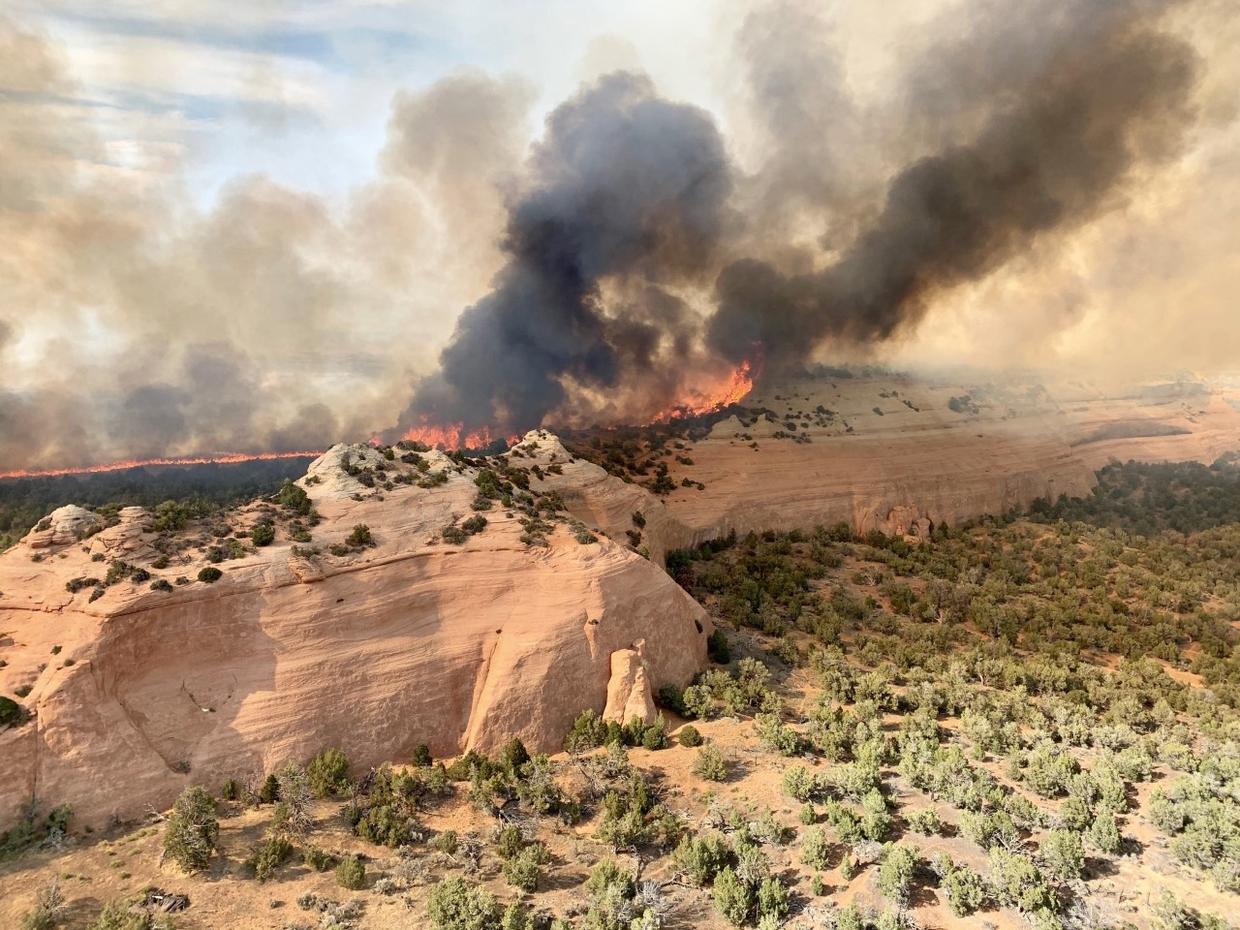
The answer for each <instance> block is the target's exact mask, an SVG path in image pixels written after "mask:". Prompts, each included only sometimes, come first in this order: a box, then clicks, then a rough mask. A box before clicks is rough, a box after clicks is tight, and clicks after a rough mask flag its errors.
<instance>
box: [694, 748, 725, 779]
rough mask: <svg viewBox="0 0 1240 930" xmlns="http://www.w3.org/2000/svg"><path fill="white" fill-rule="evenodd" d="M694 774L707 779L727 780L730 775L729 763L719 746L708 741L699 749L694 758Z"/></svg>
mask: <svg viewBox="0 0 1240 930" xmlns="http://www.w3.org/2000/svg"><path fill="white" fill-rule="evenodd" d="M693 774H694V775H697V776H698V777H699V778H705V779H706V780H707V781H725V780H726V779H727V777H728V763H727V760H726V759H724V757H723V753H722V752H720V751H719V747H718V746H716V745H714V744H713V743H707V744H706V745H705V746H703V747H702V748H701V749H699V750H698V753H697V758H696V759H694V760H693Z"/></svg>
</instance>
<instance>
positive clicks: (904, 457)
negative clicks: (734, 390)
mask: <svg viewBox="0 0 1240 930" xmlns="http://www.w3.org/2000/svg"><path fill="white" fill-rule="evenodd" d="M1120 393H1122V395H1123V396H1119V397H1116V396H1114V394H1108V393H1106V392H1103V391H1099V390H1096V389H1084V388H1080V387H1079V386H1078V387H1076V388H1072V387H1063V388H1058V389H1056V391H1055V392H1054V394H1053V395H1052V393H1051V392H1048V391H1047V390H1046V389H1044V388H1042V387H1041V386H1022V387H995V386H993V385H987V386H983V387H981V388H977V387H974V388H968V387H963V386H961V385H959V384H936V383H932V382H926V381H917V380H912V379H896V378H890V377H888V378H883V379H870V378H853V379H840V380H837V381H834V382H833V381H831V380H830V379H806V380H804V381H795V382H791V383H788V384H784V385H781V386H780V387H779V388H772V389H767V390H763V391H761V392H758V393H756V394H755V396H751V397H749V398H746V400H745V403H746V404H747V405H750V406H751V407H759V406H761V407H765V408H767V409H768V410H769V411H771V413H770V417H769V418H768V417H767V416H762V417H760V418H759V419H758V421H757V422H756V423H750V424H743V423H741V422H740V421H739V420H737V419H736V418H735V417H732V418H729V419H727V420H723V421H721V422H719V423H717V424H716V425H715V427H714V429H713V430H712V431H711V433H710V435H709V436H707V437H706V438H705V439H702V440H700V441H698V442H694V443H691V444H689V445H688V448H686V449H685V453H686V454H687V455H688V456H690V457H691V458H692V461H693V465H691V466H684V465H681V464H678V463H677V462H676V461H674V460H673V459H671V458H669V459H667V460H666V461H667V462H668V466H669V473H670V476H671V478H672V480H673V483H674V484H676V485H678V486H679V485H680V484H681V478H683V477H688V478H690V479H692V480H694V481H700V482H702V483H703V484H705V485H706V490H705V491H700V490H698V489H696V488H693V487H689V488H686V487H677V489H676V490H675V491H673V492H672V493H671V494H670V495H668V496H667V497H666V498H664V506H663V507H662V508H661V509H659V510H658V511H656V519H655V520H653V521H651V522H652V528H653V529H654V532H655V534H659V535H660V536H661V539H660V541H659V542H660V545H659V551H660V552H662V551H663V549H665V548H671V547H676V546H684V545H691V544H697V543H700V542H702V541H704V540H707V539H711V538H715V537H718V536H721V535H726V534H727V533H728V532H730V531H732V530H735V531H736V532H738V533H746V532H748V531H750V530H754V531H761V530H765V529H795V528H808V527H812V526H814V525H824V526H829V525H831V524H834V523H847V524H849V525H850V526H851V527H852V528H853V529H854V530H856V531H858V532H862V533H864V532H867V531H869V530H872V529H878V530H882V531H883V532H885V533H890V534H907V535H910V536H922V537H924V536H925V535H926V534H927V533H929V532H930V530H931V528H932V527H933V526H934V525H936V524H940V523H947V524H956V523H960V522H962V521H964V520H968V519H972V518H974V517H978V516H981V515H983V514H998V513H1003V512H1005V511H1007V510H1010V509H1011V508H1013V507H1025V506H1027V505H1028V504H1030V503H1031V502H1032V501H1033V500H1034V499H1035V498H1038V497H1049V498H1051V499H1052V500H1053V499H1055V498H1057V497H1059V495H1061V494H1067V495H1069V496H1080V495H1086V494H1088V493H1089V492H1090V491H1091V490H1092V489H1093V487H1094V485H1095V479H1094V472H1095V471H1097V469H1099V468H1101V467H1102V466H1103V465H1105V464H1106V463H1107V462H1108V461H1111V460H1116V459H1118V460H1120V461H1127V460H1129V459H1136V460H1140V461H1187V460H1198V461H1203V462H1212V461H1214V460H1215V459H1216V458H1217V457H1218V456H1219V455H1221V454H1223V453H1224V452H1228V451H1233V450H1238V449H1240V404H1238V403H1237V402H1236V400H1235V398H1234V397H1230V398H1229V397H1228V396H1226V395H1225V393H1224V392H1223V391H1222V390H1221V389H1214V388H1209V389H1207V388H1205V387H1204V386H1203V387H1202V388H1201V389H1200V390H1199V391H1190V392H1187V393H1186V392H1184V391H1175V390H1168V389H1164V388H1147V389H1144V390H1138V391H1126V392H1120ZM965 398H967V399H965ZM953 399H956V400H955V404H954V406H955V407H956V408H958V409H953ZM789 423H791V424H792V427H791V428H789V425H788V424H789ZM595 496H596V497H599V496H601V495H599V494H597V493H596V495H595ZM596 506H597V505H596ZM646 515H647V517H648V519H649V518H650V517H651V509H650V508H648V509H647V510H646ZM605 516H606V514H602V513H600V520H602V519H603V518H604V517H605ZM648 535H649V534H648ZM652 549H653V546H652Z"/></svg>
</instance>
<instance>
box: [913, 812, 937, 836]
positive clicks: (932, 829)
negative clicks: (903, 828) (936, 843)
mask: <svg viewBox="0 0 1240 930" xmlns="http://www.w3.org/2000/svg"><path fill="white" fill-rule="evenodd" d="M905 819H906V820H907V821H908V827H909V829H910V830H912V831H913V832H914V833H920V834H921V835H922V836H935V835H937V834H938V832H939V831H940V830H942V829H943V821H942V819H940V817H939V814H938V811H936V810H934V809H933V808H929V807H928V808H925V809H924V810H919V811H909V812H908V814H907V815H905Z"/></svg>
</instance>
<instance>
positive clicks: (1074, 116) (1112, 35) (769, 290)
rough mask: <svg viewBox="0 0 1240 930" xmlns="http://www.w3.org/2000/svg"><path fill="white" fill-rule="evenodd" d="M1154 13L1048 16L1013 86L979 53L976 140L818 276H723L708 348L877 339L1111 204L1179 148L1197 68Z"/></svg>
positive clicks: (1071, 10) (1127, 6) (895, 194)
mask: <svg viewBox="0 0 1240 930" xmlns="http://www.w3.org/2000/svg"><path fill="white" fill-rule="evenodd" d="M1165 5H1166V4H1159V3H1153V2H1132V3H1112V4H1097V3H1091V2H1080V3H1076V4H1071V3H1060V4H1056V6H1057V8H1058V9H1057V11H1056V12H1057V13H1058V14H1059V16H1058V17H1057V20H1058V21H1057V22H1055V24H1054V29H1055V31H1054V33H1053V34H1052V35H1051V37H1050V39H1051V42H1050V44H1049V47H1047V48H1045V49H1044V50H1043V51H1044V54H1043V55H1041V56H1030V55H1029V49H1028V46H1029V45H1030V44H1031V42H1030V40H1028V39H1027V38H1026V39H1021V40H1020V41H1022V42H1023V43H1024V46H1025V47H1024V49H1023V51H1024V53H1025V54H1020V52H1021V51H1022V48H1021V47H1020V46H1017V47H1016V48H1013V49H1011V52H1012V58H1011V61H1012V62H1014V65H1013V66H1012V67H1013V68H1015V69H1016V70H1018V71H1019V72H1020V73H1019V74H1018V75H1017V76H1015V77H1013V76H1011V75H1010V74H1008V73H1007V71H1005V69H1004V68H1003V65H1002V56H1001V55H1000V54H999V51H1000V50H999V49H997V48H995V47H991V48H990V49H989V56H988V59H989V63H990V64H992V65H993V66H994V68H995V71H994V74H995V80H996V85H995V86H994V87H992V92H991V94H990V95H989V97H988V100H987V102H988V103H989V104H990V110H989V112H988V113H987V114H986V115H985V117H984V119H983V121H982V125H981V127H980V129H979V130H978V132H977V135H976V137H975V138H974V139H972V140H970V141H967V142H964V143H952V144H949V145H948V146H946V147H945V148H944V149H943V150H942V151H939V152H936V153H934V154H931V155H928V156H925V157H921V158H918V159H917V160H915V161H914V162H913V163H912V164H910V165H908V166H907V167H905V168H903V169H902V170H900V171H899V172H898V173H897V174H896V175H895V177H894V178H893V179H892V181H891V183H890V186H889V187H888V189H887V192H886V195H885V199H884V201H883V203H882V206H881V208H880V209H879V210H878V211H877V212H876V214H875V215H874V217H873V219H872V220H871V221H870V222H868V223H866V224H863V225H862V227H861V229H860V231H859V233H858V235H857V237H856V239H855V240H854V241H853V242H852V243H851V244H850V245H849V246H848V247H847V248H846V249H844V251H843V253H842V254H841V255H840V257H839V258H838V260H836V261H834V262H833V263H831V264H830V265H828V266H827V267H826V268H824V269H823V270H820V271H817V272H813V273H808V274H800V275H794V276H787V275H784V274H781V273H780V272H779V271H778V270H776V269H775V268H773V267H772V266H771V265H770V264H767V263H765V262H761V261H756V260H752V259H742V260H739V261H736V262H733V263H732V264H730V265H729V266H727V267H726V268H724V269H723V271H722V273H721V274H720V277H719V281H718V288H717V296H718V302H719V307H718V311H717V312H716V313H715V315H714V316H713V318H712V319H711V321H710V324H709V330H708V339H709V342H710V345H711V346H713V347H714V348H715V349H717V350H718V351H720V352H721V353H723V354H724V355H725V356H727V357H728V358H731V359H736V360H739V359H743V358H747V357H750V356H752V355H753V354H754V353H755V351H756V352H761V353H762V354H763V355H764V357H765V358H766V359H767V360H768V362H771V361H774V362H779V361H792V360H797V359H801V358H804V357H805V356H806V355H807V354H808V353H810V352H812V350H813V349H814V347H815V346H817V345H819V344H820V343H821V342H822V340H823V339H825V338H829V337H830V338H836V339H840V340H844V341H848V342H853V343H856V342H865V341H869V340H883V339H887V338H890V337H891V336H892V335H893V334H895V333H897V332H899V331H901V330H902V329H906V328H908V327H910V326H912V325H914V324H916V323H917V322H918V321H920V319H921V318H922V316H923V315H924V314H925V312H926V310H927V308H928V307H929V301H930V299H931V298H932V297H933V296H934V295H935V294H936V292H939V291H941V290H943V289H947V288H951V287H953V286H955V285H958V284H960V283H962V282H965V281H969V280H974V279H978V278H981V277H983V276H985V275H987V274H989V273H990V272H992V271H994V270H995V269H996V268H998V267H999V266H1001V265H1002V264H1003V263H1004V262H1006V261H1008V260H1010V259H1011V258H1013V257H1015V256H1017V255H1019V254H1021V253H1023V252H1024V251H1026V250H1027V249H1029V248H1030V247H1031V246H1032V245H1033V244H1034V242H1035V241H1036V240H1037V239H1039V238H1040V237H1046V236H1051V235H1061V234H1063V233H1066V232H1069V231H1071V230H1072V229H1074V228H1076V227H1078V226H1079V225H1081V224H1083V223H1085V222H1087V221H1089V220H1090V219H1092V218H1094V217H1095V216H1097V215H1098V214H1099V213H1100V212H1102V211H1106V210H1108V209H1110V208H1113V207H1114V206H1116V205H1117V203H1118V200H1117V194H1119V193H1120V192H1121V190H1122V188H1123V186H1124V184H1125V183H1126V182H1129V181H1132V180H1134V179H1136V178H1137V177H1139V176H1140V170H1141V169H1142V168H1144V167H1146V166H1147V165H1149V164H1152V163H1156V162H1158V161H1160V160H1162V159H1165V158H1168V157H1169V156H1171V155H1174V154H1176V153H1177V152H1178V151H1179V144H1180V141H1181V139H1182V138H1183V136H1184V133H1185V131H1186V130H1187V128H1188V127H1189V125H1190V124H1191V122H1192V117H1193V109H1192V106H1191V102H1190V101H1191V91H1192V89H1193V87H1194V82H1195V78H1196V74H1197V57H1196V55H1195V54H1194V52H1193V50H1192V49H1191V47H1189V46H1188V45H1187V44H1186V43H1185V42H1183V41H1181V40H1179V39H1175V38H1172V37H1170V36H1168V35H1166V34H1163V33H1161V32H1159V31H1157V29H1156V28H1154V27H1153V26H1151V25H1150V24H1149V22H1148V21H1147V20H1148V18H1149V17H1150V16H1152V15H1153V14H1154V13H1156V12H1159V7H1161V6H1165ZM1141 14H1144V16H1142V15H1141ZM1035 41H1045V40H1035ZM1031 57H1032V58H1034V62H1033V63H1032V66H1031V61H1030V58H1031Z"/></svg>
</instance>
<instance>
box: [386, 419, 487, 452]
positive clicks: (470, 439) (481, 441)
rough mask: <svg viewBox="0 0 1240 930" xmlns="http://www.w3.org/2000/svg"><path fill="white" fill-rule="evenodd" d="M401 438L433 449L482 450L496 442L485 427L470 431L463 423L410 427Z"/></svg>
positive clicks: (428, 424) (425, 424)
mask: <svg viewBox="0 0 1240 930" xmlns="http://www.w3.org/2000/svg"><path fill="white" fill-rule="evenodd" d="M401 438H402V439H408V440H410V441H411V442H421V443H425V444H426V445H428V446H430V447H431V448H432V449H482V448H484V447H486V446H489V445H490V444H491V443H492V442H493V441H494V438H493V437H492V435H491V431H490V430H489V429H487V428H486V427H485V426H483V427H480V428H478V429H476V430H472V431H469V430H466V429H465V426H464V424H462V423H449V424H447V425H445V426H437V425H435V424H433V423H425V422H424V423H422V424H421V425H420V426H411V427H409V429H408V431H407V432H406V433H405V435H404V436H402V437H401Z"/></svg>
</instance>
